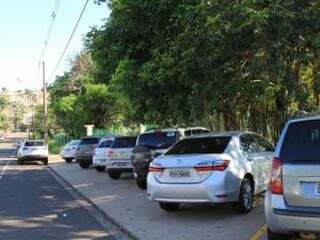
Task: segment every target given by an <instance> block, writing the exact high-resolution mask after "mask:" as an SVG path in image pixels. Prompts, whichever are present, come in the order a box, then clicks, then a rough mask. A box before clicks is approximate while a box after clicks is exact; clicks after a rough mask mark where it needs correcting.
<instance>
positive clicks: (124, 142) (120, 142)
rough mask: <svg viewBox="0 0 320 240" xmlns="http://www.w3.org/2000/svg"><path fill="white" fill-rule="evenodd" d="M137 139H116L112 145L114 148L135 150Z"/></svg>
mask: <svg viewBox="0 0 320 240" xmlns="http://www.w3.org/2000/svg"><path fill="white" fill-rule="evenodd" d="M136 139H137V138H136V137H121V138H116V139H115V140H114V142H113V144H112V148H133V147H134V146H135V145H136Z"/></svg>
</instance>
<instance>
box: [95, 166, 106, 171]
mask: <svg viewBox="0 0 320 240" xmlns="http://www.w3.org/2000/svg"><path fill="white" fill-rule="evenodd" d="M95 169H96V170H97V172H104V171H105V170H106V167H104V166H95Z"/></svg>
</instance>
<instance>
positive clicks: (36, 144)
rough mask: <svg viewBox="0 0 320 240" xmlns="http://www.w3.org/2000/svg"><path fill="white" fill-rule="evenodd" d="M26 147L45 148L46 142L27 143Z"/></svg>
mask: <svg viewBox="0 0 320 240" xmlns="http://www.w3.org/2000/svg"><path fill="white" fill-rule="evenodd" d="M24 146H25V147H40V146H44V142H43V141H27V142H25V144H24Z"/></svg>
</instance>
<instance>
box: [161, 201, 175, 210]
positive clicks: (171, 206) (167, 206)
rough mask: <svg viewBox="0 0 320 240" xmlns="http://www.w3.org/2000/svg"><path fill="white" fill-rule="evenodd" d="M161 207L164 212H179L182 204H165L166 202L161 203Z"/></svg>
mask: <svg viewBox="0 0 320 240" xmlns="http://www.w3.org/2000/svg"><path fill="white" fill-rule="evenodd" d="M159 206H160V208H161V209H162V210H164V211H166V212H174V211H177V210H179V208H180V203H165V202H159Z"/></svg>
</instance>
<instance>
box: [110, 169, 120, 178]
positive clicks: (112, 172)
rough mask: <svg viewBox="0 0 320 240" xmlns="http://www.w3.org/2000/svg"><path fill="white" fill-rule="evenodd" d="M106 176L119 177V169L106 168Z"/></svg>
mask: <svg viewBox="0 0 320 240" xmlns="http://www.w3.org/2000/svg"><path fill="white" fill-rule="evenodd" d="M108 176H109V177H110V178H111V179H114V180H116V179H119V178H120V176H121V171H118V170H111V169H108Z"/></svg>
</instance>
